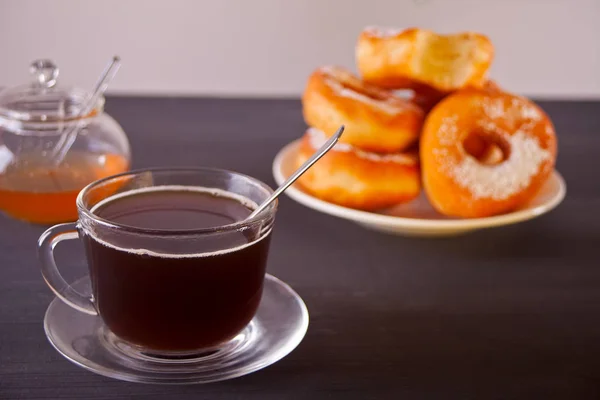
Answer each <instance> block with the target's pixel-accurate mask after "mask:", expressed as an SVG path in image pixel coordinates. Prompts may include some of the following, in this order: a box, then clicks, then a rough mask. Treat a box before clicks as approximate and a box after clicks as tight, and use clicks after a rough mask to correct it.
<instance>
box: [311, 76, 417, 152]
mask: <svg viewBox="0 0 600 400" xmlns="http://www.w3.org/2000/svg"><path fill="white" fill-rule="evenodd" d="M302 105H303V112H304V119H305V121H306V123H307V124H308V125H309V126H312V127H315V128H317V129H319V130H321V131H323V132H325V133H327V134H333V133H334V132H335V131H336V130H337V129H338V127H339V126H340V125H345V127H346V129H345V131H344V136H342V138H341V141H342V142H344V143H348V144H351V145H353V146H356V147H360V148H362V149H364V150H368V151H374V152H382V153H383V152H398V151H402V150H404V149H406V148H408V147H409V146H410V145H412V144H414V143H415V142H416V141H417V139H418V137H419V134H420V130H421V126H422V123H423V118H424V113H423V111H422V110H421V109H420V108H419V107H418V106H416V105H415V104H413V103H411V102H410V101H408V100H405V99H402V98H400V97H397V96H394V95H393V94H392V93H391V92H388V91H386V90H382V89H379V88H377V87H375V86H371V85H368V84H365V83H364V82H362V81H361V80H360V79H358V78H357V77H356V76H354V75H352V74H351V73H350V72H349V71H347V70H345V69H343V68H340V67H322V68H319V69H318V70H316V71H315V72H314V73H313V74H312V75H311V76H310V78H309V79H308V83H307V86H306V89H305V91H304V95H303V96H302Z"/></svg>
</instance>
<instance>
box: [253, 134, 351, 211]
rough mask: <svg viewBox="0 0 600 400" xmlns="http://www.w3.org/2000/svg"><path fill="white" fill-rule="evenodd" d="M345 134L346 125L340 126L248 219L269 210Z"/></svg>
mask: <svg viewBox="0 0 600 400" xmlns="http://www.w3.org/2000/svg"><path fill="white" fill-rule="evenodd" d="M343 132H344V125H342V126H340V128H339V129H338V130H337V132H335V134H334V135H333V136H331V137H330V138H329V139H328V140H327V141H326V142H325V143H324V144H323V146H321V148H319V150H317V151H316V152H315V154H313V155H312V156H311V157H310V158H309V159H308V160H306V161H305V162H304V164H302V165H301V166H300V168H298V169H297V170H296V171H295V172H294V173H293V174H292V175H291V176H290V177H289V178H287V179H286V180H285V181H284V182H283V183H282V184H281V185H280V186H279V187H278V188H277V189H276V190H275V191H274V192H273V194H272V195H271V196H269V198H268V199H266V200H265V201H263V202H262V203H261V205H259V206H258V207H257V208H256V209H255V210H254V211H253V212H252V214H250V215H249V216H248V218H247V219H250V218H254V217H256V216H257V215H258V214H260V212H261V211H263V210H264V209H265V208H267V206H268V205H269V204H271V202H272V201H273V200H275V199H276V198H277V196H279V195H280V194H281V193H283V192H284V190H285V189H287V188H288V187H289V186H290V185H291V184H292V183H294V182H295V181H296V179H298V178H299V177H300V176H301V175H302V174H303V173H305V172H306V171H307V170H308V169H309V168H310V167H312V165H313V164H314V163H316V162H317V161H319V159H320V158H321V157H323V156H324V155H325V153H327V152H328V151H329V150H331V148H332V147H333V146H335V144H336V143H337V141H338V140H339V139H340V137H341V136H342V133H343Z"/></svg>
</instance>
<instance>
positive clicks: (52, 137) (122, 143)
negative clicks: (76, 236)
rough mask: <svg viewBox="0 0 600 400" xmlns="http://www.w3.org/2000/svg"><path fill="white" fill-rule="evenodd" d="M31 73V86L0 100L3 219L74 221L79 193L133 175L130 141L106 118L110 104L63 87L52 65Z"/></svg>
mask: <svg viewBox="0 0 600 400" xmlns="http://www.w3.org/2000/svg"><path fill="white" fill-rule="evenodd" d="M31 73H32V74H33V76H34V78H35V79H34V81H33V82H32V83H30V84H26V85H22V86H17V87H14V88H8V89H4V90H2V91H1V92H0V212H3V213H4V214H6V215H9V216H11V217H13V218H17V219H19V220H23V221H27V222H31V223H39V224H56V223H61V222H71V221H75V220H77V206H76V199H77V195H78V194H79V192H80V190H81V189H83V188H84V187H85V186H87V185H88V184H90V183H91V182H93V181H96V180H98V179H101V178H105V177H107V176H110V175H115V174H118V173H121V172H125V171H127V170H128V169H129V167H130V149H129V141H128V139H127V136H126V135H125V133H124V132H123V130H122V128H121V126H120V125H119V124H118V123H117V122H116V121H115V120H114V119H113V118H112V117H111V116H110V115H108V114H106V113H104V110H103V107H104V97H101V96H92V95H91V94H90V93H89V92H87V91H85V90H81V89H77V88H71V87H66V88H65V87H61V86H60V85H57V77H58V68H57V67H56V66H55V65H54V64H53V63H52V62H51V61H49V60H37V61H35V62H34V63H33V64H32V65H31Z"/></svg>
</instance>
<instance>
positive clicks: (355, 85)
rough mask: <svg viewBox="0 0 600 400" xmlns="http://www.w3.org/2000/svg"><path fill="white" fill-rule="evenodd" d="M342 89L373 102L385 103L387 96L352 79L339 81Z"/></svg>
mask: <svg viewBox="0 0 600 400" xmlns="http://www.w3.org/2000/svg"><path fill="white" fill-rule="evenodd" d="M340 85H341V86H342V88H344V89H346V90H351V91H353V92H356V93H358V94H361V95H363V96H366V97H368V98H370V99H371V100H375V101H386V100H388V98H389V95H388V94H387V93H386V92H383V91H381V90H379V89H377V88H374V87H370V86H368V85H365V84H364V83H363V82H361V81H359V80H354V79H345V80H342V81H340Z"/></svg>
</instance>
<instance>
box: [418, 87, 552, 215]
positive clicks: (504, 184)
mask: <svg viewBox="0 0 600 400" xmlns="http://www.w3.org/2000/svg"><path fill="white" fill-rule="evenodd" d="M556 147H557V143H556V134H555V132H554V126H553V125H552V122H551V121H550V119H549V118H548V116H547V115H546V114H545V113H544V112H543V111H542V109H540V108H539V107H538V106H537V105H535V104H534V103H533V102H531V101H530V100H528V99H526V98H524V97H520V96H516V95H513V94H509V93H505V92H501V91H498V90H494V89H491V90H490V89H466V90H462V91H458V92H455V93H453V94H451V95H449V96H448V97H446V98H445V99H444V100H442V101H441V102H440V103H439V104H438V105H436V106H435V107H434V109H433V110H432V111H431V112H430V113H429V115H428V117H427V120H426V121H425V125H424V127H423V133H422V136H421V141H420V156H421V168H422V173H423V186H424V189H425V192H426V194H427V197H428V198H429V201H430V203H431V204H432V205H433V207H434V208H435V209H436V210H438V211H439V212H440V213H442V214H445V215H448V216H454V217H463V218H477V217H488V216H492V215H497V214H502V213H505V212H508V211H511V210H514V209H515V208H517V207H519V206H521V205H523V204H524V203H526V202H527V201H529V200H530V199H531V198H532V197H533V196H535V194H536V193H537V192H538V191H539V189H540V188H541V187H542V185H543V184H544V182H546V180H547V179H548V177H549V176H550V173H551V172H552V170H553V168H554V163H555V161H556Z"/></svg>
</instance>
